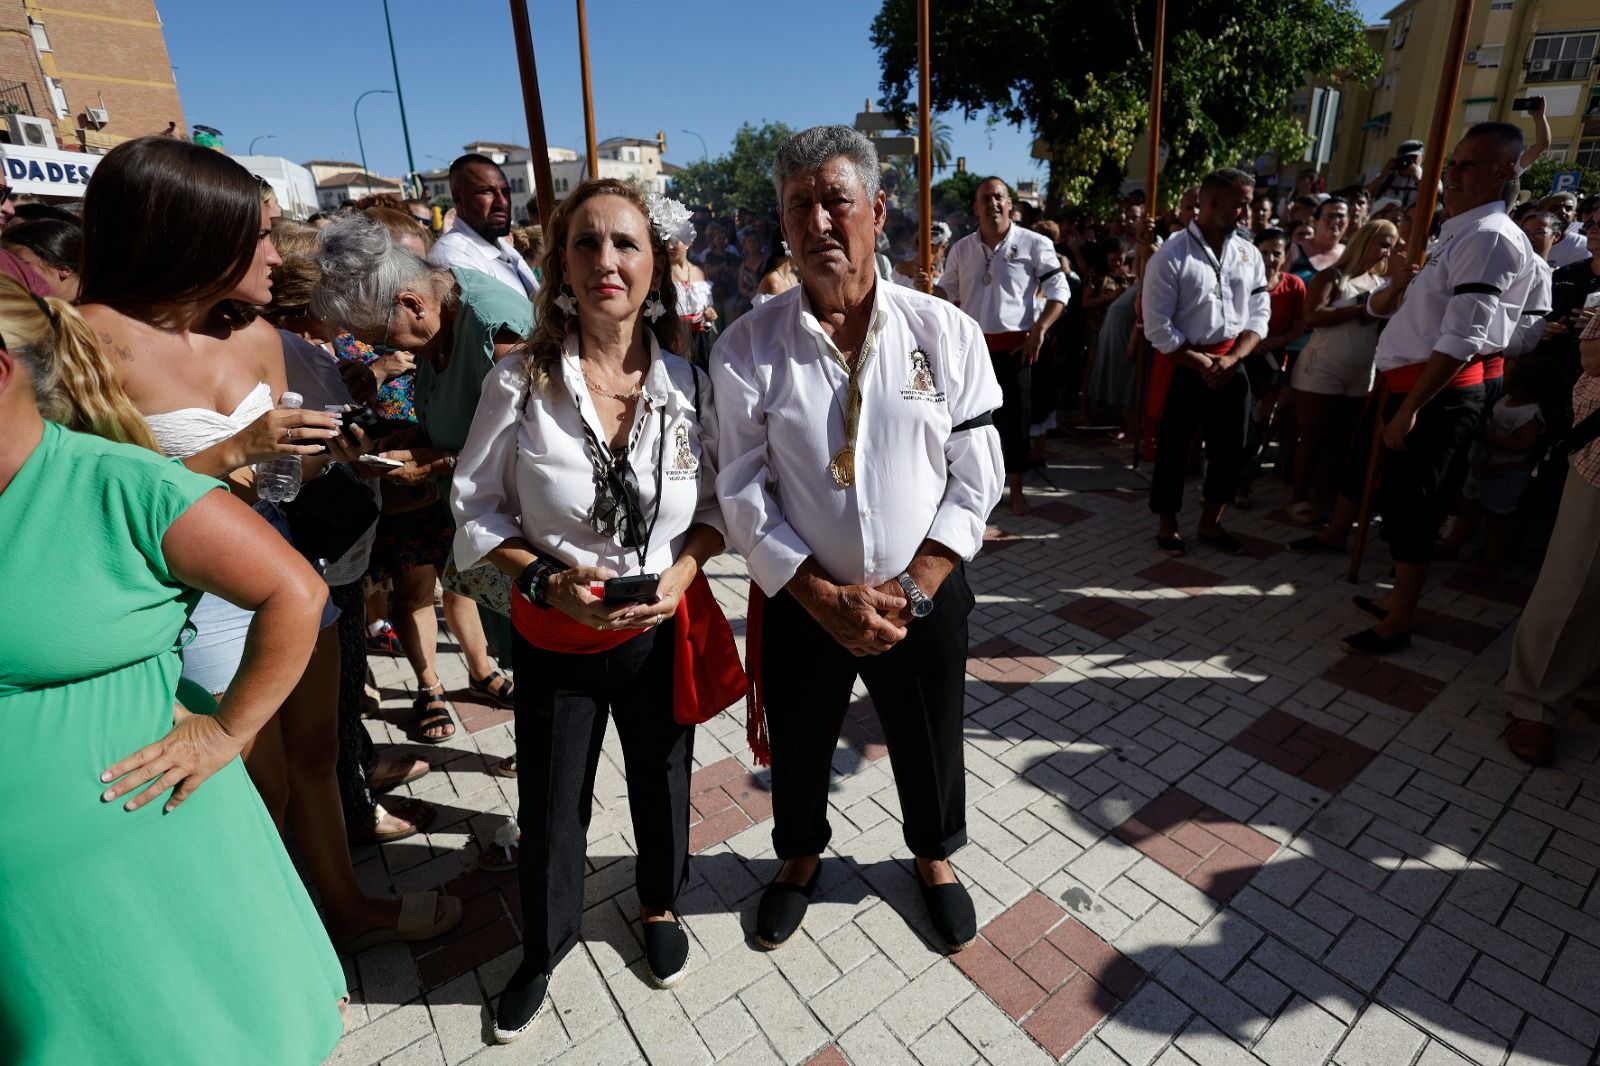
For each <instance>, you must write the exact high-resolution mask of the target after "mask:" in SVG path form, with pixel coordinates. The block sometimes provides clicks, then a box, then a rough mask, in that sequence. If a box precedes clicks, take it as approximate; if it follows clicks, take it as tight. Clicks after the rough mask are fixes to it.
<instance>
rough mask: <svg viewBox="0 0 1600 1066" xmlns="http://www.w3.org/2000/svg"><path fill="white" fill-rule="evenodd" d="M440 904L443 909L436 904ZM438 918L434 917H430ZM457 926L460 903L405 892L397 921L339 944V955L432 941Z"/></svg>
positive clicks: (423, 893) (422, 893)
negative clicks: (397, 944)
mask: <svg viewBox="0 0 1600 1066" xmlns="http://www.w3.org/2000/svg"><path fill="white" fill-rule="evenodd" d="M441 903H443V906H440V904H441ZM435 914H438V915H439V917H438V918H435V917H434V915H435ZM460 923H461V901H460V900H459V899H457V898H456V897H455V896H444V897H441V896H440V895H439V893H437V892H407V893H406V894H405V895H403V896H401V897H400V920H399V921H398V922H396V923H395V924H394V925H392V926H384V927H383V928H381V929H369V930H368V931H366V932H365V933H362V934H361V935H360V936H358V937H356V938H355V939H354V940H347V941H345V942H344V943H343V944H341V945H339V951H340V953H341V954H345V955H354V954H356V953H357V952H360V951H366V950H367V949H368V948H375V947H377V946H378V945H379V944H392V943H395V942H396V941H402V940H406V941H412V940H432V939H433V938H434V937H436V936H441V935H443V934H445V933H448V932H449V931H450V930H452V929H454V928H455V927H456V926H457V925H459V924H460Z"/></svg>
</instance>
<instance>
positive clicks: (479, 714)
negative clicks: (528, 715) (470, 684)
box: [450, 689, 515, 733]
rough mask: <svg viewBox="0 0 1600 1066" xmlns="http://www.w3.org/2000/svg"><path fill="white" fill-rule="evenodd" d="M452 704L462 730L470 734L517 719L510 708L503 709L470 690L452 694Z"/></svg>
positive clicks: (461, 690)
mask: <svg viewBox="0 0 1600 1066" xmlns="http://www.w3.org/2000/svg"><path fill="white" fill-rule="evenodd" d="M450 703H451V705H452V706H454V707H455V709H456V717H457V718H459V719H461V728H463V729H465V730H466V731H467V732H468V733H478V732H482V731H483V730H485V729H488V728H490V727H491V726H497V725H503V724H505V723H506V722H509V721H511V720H512V719H513V718H514V717H515V715H513V714H512V713H511V708H510V707H502V706H500V705H499V704H498V703H495V702H493V701H492V700H488V699H486V698H485V697H484V696H483V695H481V694H480V693H477V692H473V691H472V690H470V689H460V690H458V691H456V692H452V693H450Z"/></svg>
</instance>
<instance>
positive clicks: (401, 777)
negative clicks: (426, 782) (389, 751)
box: [367, 757, 433, 792]
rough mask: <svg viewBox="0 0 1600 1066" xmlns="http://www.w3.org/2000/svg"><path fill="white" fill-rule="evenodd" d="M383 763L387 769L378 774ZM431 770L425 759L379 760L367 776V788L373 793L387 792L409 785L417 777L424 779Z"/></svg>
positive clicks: (431, 767)
mask: <svg viewBox="0 0 1600 1066" xmlns="http://www.w3.org/2000/svg"><path fill="white" fill-rule="evenodd" d="M384 763H388V764H389V768H388V770H387V771H386V772H383V773H380V772H379V769H380V767H382V766H383V764H384ZM432 769H433V764H432V763H430V762H429V761H428V760H427V759H421V758H417V759H405V758H387V757H385V758H380V759H379V760H378V761H377V762H376V763H374V764H373V767H372V772H371V773H370V774H368V775H367V788H369V789H371V790H372V791H373V792H387V791H389V790H390V789H391V788H399V787H400V786H401V785H409V784H410V783H411V782H413V781H415V780H417V778H419V777H426V776H427V775H428V773H429V771H431V770H432Z"/></svg>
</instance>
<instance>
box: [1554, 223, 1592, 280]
mask: <svg viewBox="0 0 1600 1066" xmlns="http://www.w3.org/2000/svg"><path fill="white" fill-rule="evenodd" d="M1588 258H1589V240H1588V238H1586V237H1585V236H1584V235H1583V221H1582V220H1581V219H1580V220H1579V221H1577V222H1574V223H1572V225H1570V226H1568V227H1567V232H1566V233H1563V234H1562V235H1561V239H1560V240H1559V241H1557V242H1556V244H1555V247H1554V248H1551V249H1550V267H1551V269H1553V270H1560V269H1561V268H1562V267H1564V266H1569V265H1571V264H1573V263H1581V262H1583V261H1584V260H1585V259H1588Z"/></svg>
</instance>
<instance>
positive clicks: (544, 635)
mask: <svg viewBox="0 0 1600 1066" xmlns="http://www.w3.org/2000/svg"><path fill="white" fill-rule="evenodd" d="M511 624H512V625H514V626H516V627H517V632H518V633H521V634H522V639H523V640H526V641H527V642H528V643H529V644H532V645H533V646H534V647H535V648H543V649H544V650H545V651H554V652H566V653H569V654H577V655H594V654H596V653H597V652H602V651H610V650H611V649H612V648H615V647H618V646H620V645H622V644H626V643H627V642H628V641H630V640H632V639H633V638H634V637H636V636H638V635H639V634H640V633H641V632H642V630H638V629H614V630H609V631H606V632H601V631H600V630H598V629H594V628H592V627H590V626H586V625H584V624H583V623H582V622H579V621H576V620H574V619H573V618H571V617H569V616H568V615H566V614H563V613H562V612H561V611H559V610H557V609H556V608H554V607H546V608H544V609H542V610H541V609H540V608H538V607H535V606H534V605H533V604H531V603H529V602H528V600H527V599H526V598H525V597H524V596H523V595H522V593H520V592H514V593H512V594H511Z"/></svg>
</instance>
